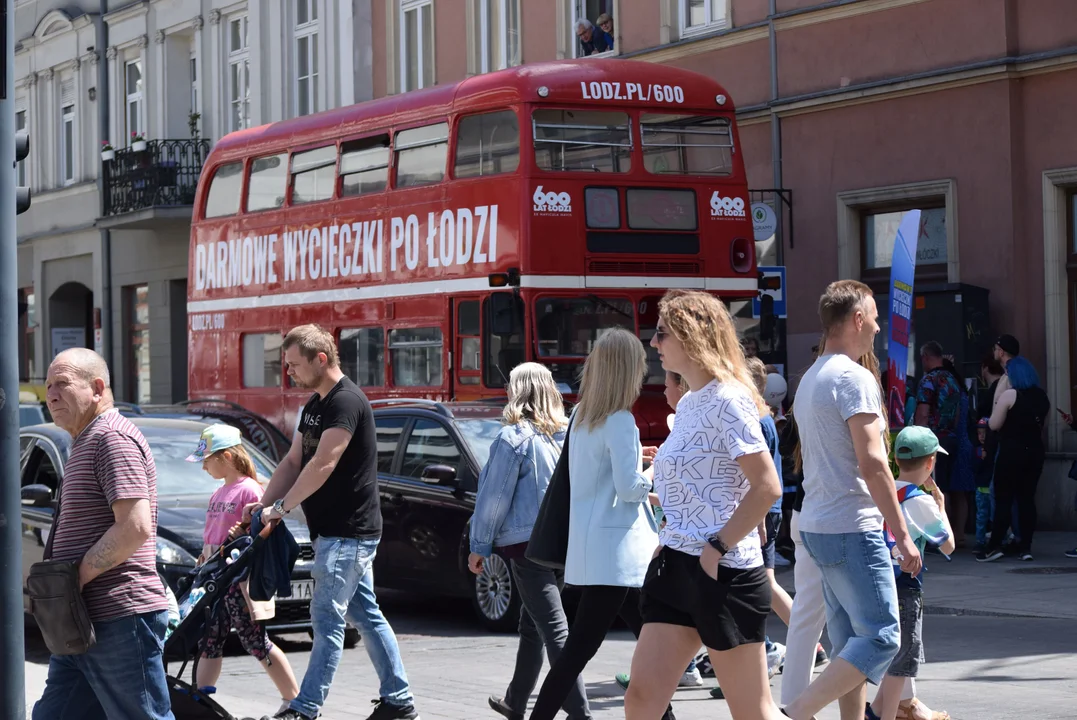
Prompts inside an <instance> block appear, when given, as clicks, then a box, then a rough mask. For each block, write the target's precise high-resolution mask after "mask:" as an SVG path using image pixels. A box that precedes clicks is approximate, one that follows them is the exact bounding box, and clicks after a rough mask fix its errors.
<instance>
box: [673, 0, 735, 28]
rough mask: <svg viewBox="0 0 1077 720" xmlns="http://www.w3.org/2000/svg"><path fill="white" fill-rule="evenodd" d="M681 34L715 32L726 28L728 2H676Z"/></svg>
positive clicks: (725, 0) (691, 0) (709, 0)
mask: <svg viewBox="0 0 1077 720" xmlns="http://www.w3.org/2000/svg"><path fill="white" fill-rule="evenodd" d="M678 1H679V2H680V8H679V9H680V16H681V34H682V35H691V34H692V33H695V32H704V31H707V30H717V29H719V28H723V27H725V26H726V23H727V18H728V17H729V16H728V7H727V4H728V0H678Z"/></svg>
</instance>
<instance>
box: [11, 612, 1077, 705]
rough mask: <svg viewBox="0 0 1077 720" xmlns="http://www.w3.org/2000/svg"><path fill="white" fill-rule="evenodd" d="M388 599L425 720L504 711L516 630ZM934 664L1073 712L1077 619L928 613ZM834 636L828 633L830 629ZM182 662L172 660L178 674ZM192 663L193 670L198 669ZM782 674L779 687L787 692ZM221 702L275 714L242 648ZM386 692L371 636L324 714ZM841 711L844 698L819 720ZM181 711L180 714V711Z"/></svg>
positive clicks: (32, 655) (609, 699) (972, 690)
mask: <svg viewBox="0 0 1077 720" xmlns="http://www.w3.org/2000/svg"><path fill="white" fill-rule="evenodd" d="M382 604H383V606H384V608H385V610H386V614H387V616H388V617H389V619H390V621H391V622H392V624H393V626H394V628H395V629H396V631H397V634H398V638H399V641H400V645H401V649H402V653H403V658H404V663H405V666H406V668H407V671H408V674H409V679H410V681H411V684H412V687H413V691H414V693H415V694H416V697H417V706H418V709H419V711H420V713H421V714H422V717H423V718H426V719H427V720H431V719H433V718H451V719H452V720H472V719H479V720H481V719H482V718H489V720H498V719H499V717H500V716H498V715H496V714H495V713H493V712H492V711H491V710H489V708H488V707H487V705H486V698H487V696H488V695H490V694H494V693H496V694H502V693H503V692H504V689H505V686H506V684H507V683H508V680H509V678H510V675H511V673H512V666H513V661H514V658H515V650H516V638H515V636H512V635H495V634H490V633H486V632H483V631H481V630H479V629H478V628H477V627H476V625H475V624H474V622H473V621H472V619H471V615H470V612H471V610H470V607H469V605H468V604H467V603H460V602H453V601H450V602H446V601H432V600H417V599H414V598H409V597H404V596H398V595H390V594H385V595H384V596H383V598H382ZM771 619H772V623H771V627H772V630H771V633H770V634H771V637H772V639H775V640H778V641H782V640H783V639H784V636H785V627H784V625H782V623H781V621H780V620H778V619H777V618H776V617H774V616H772V618H771ZM924 639H925V645H926V653H927V659H928V664H927V665H926V666H925V667H924V668H923V670H922V677H921V679H920V680H919V681H918V691H919V696H920V697H921V698H922V699H923V700H924V701H925V702H926V703H927V704H928V705H930V706H931V707H933V708H935V709H946V710H948V711H949V712H950V714H951V715H952V717H953V718H954V720H994V719H996V718H997V719H998V720H1011V719H1013V718H1036V720H1049V719H1052V718H1058V719H1062V718H1067V719H1068V718H1073V717H1074V713H1075V711H1074V708H1075V707H1077V625H1075V624H1074V622H1073V621H1072V620H1068V619H1050V618H1017V617H985V616H974V615H973V616H970V615H952V614H946V615H943V614H928V615H926V616H925V630H924ZM279 640H280V645H281V647H282V648H283V649H284V650H285V652H287V653H288V656H289V659H290V661H291V663H292V664H293V667H294V668H295V669H296V673H297V675H299V676H300V677H301V674H302V671H303V670H304V669H305V667H306V663H307V659H308V657H309V654H310V641H309V639H308V638H307V637H306V636H305V635H286V636H283V637H281V638H280V639H279ZM824 645H825V635H824ZM632 650H633V639H632V636H631V635H630V634H629V633H627V632H625V631H624V630H623V629H615V630H614V631H613V632H612V633H611V635H610V637H609V638H608V639H607V642H606V644H605V645H604V646H603V647H602V649H601V651H600V652H599V654H598V655H597V656H596V657H595V659H594V660H593V661H592V662H591V664H590V665H589V666H588V668H587V670H586V671H585V673H584V679H585V680H586V682H587V687H588V696H589V698H590V700H591V708H592V712H593V713H594V717H595V718H596V720H598V719H602V720H605V719H612V718H623V717H624V710H623V704H622V695H623V693H622V691H621V689H620V688H619V687H618V686H617V685H616V683H615V682H614V681H613V677H614V675H615V674H616V673H617V672H621V671H627V669H628V667H629V663H630V660H631V657H632ZM45 662H47V654H46V652H45V651H44V647H43V645H42V643H41V639H40V637H39V636H37V635H36V634H35V633H34V631H33V630H32V629H29V630H28V633H27V675H28V683H27V684H28V698H27V699H28V702H30V703H32V702H33V700H34V698H35V697H36V695H37V694H40V688H41V687H42V686H43V683H44V673H43V670H44V667H43V665H42V663H45ZM177 669H178V665H172V666H171V667H170V671H171V672H175V671H176V670H177ZM188 672H189V671H188ZM714 684H715V683H714V680H713V679H709V680H707V683H706V686H705V688H704V689H702V690H681V691H679V692H678V693H677V695H676V697H675V698H674V708H675V711H676V715H677V717H678V719H679V720H702V718H708V720H710V719H713V718H729V717H730V715H729V712H728V710H727V709H726V706H725V703H724V702H723V701H720V700H713V699H711V698H710V697H709V692H708V691H709V689H710V688H711V687H713V686H714ZM780 686H781V675H778V676H776V677H775V678H774V681H773V684H772V691H773V693H774V696H775V698H777V697H779V696H780ZM218 687H219V688H220V691H219V693H220V694H219V699H220V701H221V702H222V704H223V705H224V706H225V707H226V708H227V709H228V710H229V711H230V712H232V713H233V714H235V715H237V716H240V717H243V716H253V717H255V718H258V717H261V715H262V714H264V713H270V712H273V711H275V709H276V707H277V705H278V700H277V696H276V694H275V691H274V688H273V685H272V683H271V682H270V681H269V679H268V678H267V677H266V676H265V674H264V673H263V672H262V670H261V668H260V667H259V666H258V665H257V663H256V662H255V661H254V660H253V659H251V658H249V657H247V656H245V655H244V654H243V653H242V650H241V649H239V648H238V647H237V648H233V649H232V650H231V652H230V653H229V655H228V657H227V658H226V660H225V666H224V675H223V677H222V678H221V680H220V682H219V683H218ZM376 696H377V678H376V676H375V674H374V672H373V670H372V669H371V666H370V662H369V661H368V659H367V656H366V653H365V652H364V651H363V649H362V645H361V644H360V646H359V647H357V648H355V649H354V650H347V651H345V653H344V658H343V660H342V662H341V665H340V669H339V670H338V672H337V677H336V682H335V683H334V686H333V689H332V691H331V692H330V695H329V699H328V702H327V704H326V706H325V708H324V715H323V717H325V718H366V717H367V715H368V714H369V713H370V710H371V705H370V702H371V699H372V698H374V697H376ZM837 717H838V713H837V709H836V707H833V708H828V709H827V710H826V711H824V712H823V713H822V714H821V715H820V719H821V720H822V719H824V718H825V719H828V720H830V719H835V720H836V718H837ZM181 720H182V719H181Z"/></svg>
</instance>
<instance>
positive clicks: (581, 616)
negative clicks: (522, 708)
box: [531, 585, 673, 720]
mask: <svg viewBox="0 0 1077 720" xmlns="http://www.w3.org/2000/svg"><path fill="white" fill-rule="evenodd" d="M639 599H640V591H639V588H626V587H612V586H609V585H587V586H585V587H583V588H581V593H580V604H579V607H578V608H577V609H576V617H575V618H573V620H572V629H571V630H569V633H568V640H566V641H565V647H564V648H563V649H562V650H561V656H560V657H559V658H557V660H556V661H554V663H553V667H552V668H550V672H549V673H547V674H546V679H545V680H544V681H543V683H542V689H541V690H539V695H538V700H537V701H536V702H535V708H534V709H533V710H532V711H531V720H554V717H555V716H556V715H557V711H558V709H559V708H560V707H561V704H562V703H563V702H564V700H565V697H566V696H567V695H568V692H569V690H570V689H571V688H572V685H573V683H575V682H576V679H577V678H578V677H579V676H580V673H582V672H583V669H584V667H586V666H587V663H588V662H590V661H591V658H593V657H594V656H595V653H597V652H598V648H599V647H601V646H602V641H603V640H605V639H606V633H607V632H609V629H610V626H612V625H613V621H614V619H615V618H616V617H617V616H618V615H620V616H621V619H622V620H624V621H625V624H626V625H628V628H629V629H630V630H631V631H632V634H633V635H635V636H636V637H637V638H638V637H639V633H640V629H641V628H642V627H643V618H642V616H641V615H640V611H639ZM665 717H666V718H669V719H670V720H672V718H673V711H672V708H670V709H668V710H667V711H666V715H665Z"/></svg>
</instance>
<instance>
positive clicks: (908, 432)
mask: <svg viewBox="0 0 1077 720" xmlns="http://www.w3.org/2000/svg"><path fill="white" fill-rule="evenodd" d="M937 452H940V453H942V454H943V455H949V454H950V453H948V452H946V451H945V450H943V449H942V448H941V447H940V446H939V439H938V438H937V437H935V433H933V432H931V430H929V429H928V428H926V427H923V426H921V425H910V426H909V427H907V428H904V429H903V430H902V431H901V432H899V433H898V436H897V440H896V441H895V442H894V457H896V458H897V459H898V460H913V459H915V458H922V457H926V456H928V455H931V454H933V453H937Z"/></svg>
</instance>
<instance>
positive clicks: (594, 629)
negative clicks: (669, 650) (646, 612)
mask: <svg viewBox="0 0 1077 720" xmlns="http://www.w3.org/2000/svg"><path fill="white" fill-rule="evenodd" d="M646 367H647V355H646V351H645V350H644V349H643V343H642V342H640V339H639V338H637V337H636V336H635V335H633V334H632V333H630V332H628V331H627V330H623V329H615V330H610V331H609V332H607V333H606V334H605V335H603V336H602V337H601V338H600V339H599V340H598V342H597V343H595V347H594V349H593V350H592V351H591V354H590V355H589V356H588V357H587V361H586V362H585V363H584V366H583V377H582V380H581V385H580V396H579V402H578V404H577V405H576V409H575V411H574V413H573V415H572V423H571V425H570V426H569V440H568V446H569V449H568V453H569V457H568V460H569V462H568V470H569V487H570V488H571V498H572V499H571V506H570V509H569V524H568V554H567V557H566V559H565V582H566V583H567V584H569V585H576V586H579V587H580V588H581V589H582V591H581V593H580V604H579V607H578V609H577V611H576V617H575V619H574V620H573V623H572V629H571V630H570V631H569V634H568V639H567V640H566V641H565V647H564V649H563V650H562V651H561V655H560V657H558V658H557V660H556V662H554V663H553V667H551V668H550V672H549V673H548V674H547V675H546V679H545V681H544V682H543V683H542V689H541V690H540V691H539V696H538V700H537V702H536V703H535V707H534V709H533V710H532V711H531V720H553V718H554V717H555V716H556V714H557V712H558V710H559V708H560V707H561V704H562V703H563V702H564V700H565V696H566V695H567V694H568V691H569V689H570V688H571V687H572V686H573V683H575V682H576V678H577V677H579V675H580V673H581V672H582V671H583V668H584V667H585V666H586V665H587V663H588V662H589V661H590V660H591V658H592V657H594V655H595V653H596V652H598V648H599V646H601V645H602V641H603V640H604V639H605V637H606V632H607V631H608V630H609V628H610V626H611V625H612V624H613V620H614V618H616V617H617V615H618V613H620V614H621V616H622V617H623V618H624V619H625V621H626V623H628V625H629V627H630V628H631V629H632V631H633V632H634V633H636V635H637V636H638V635H639V630H640V627H641V625H642V620H641V618H640V612H639V588H640V587H641V586H642V585H643V579H644V576H645V575H646V574H647V565H648V563H650V560H651V556H652V555H653V553H654V551H655V548H656V547H658V526H657V524H656V522H655V518H654V514H653V512H652V511H651V507H650V503H649V496H650V492H651V480H650V477H649V476H648V475H644V474H643V473H642V472H641V471H642V467H643V448H642V446H641V445H640V440H639V430H638V429H637V428H636V421H635V418H634V417H633V416H632V405H633V404H634V403H635V402H636V399H637V398H638V397H639V392H640V387H641V386H642V384H643V377H644V374H645V372H646ZM667 717H668V718H672V713H671V712H670V711H668V710H667Z"/></svg>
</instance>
